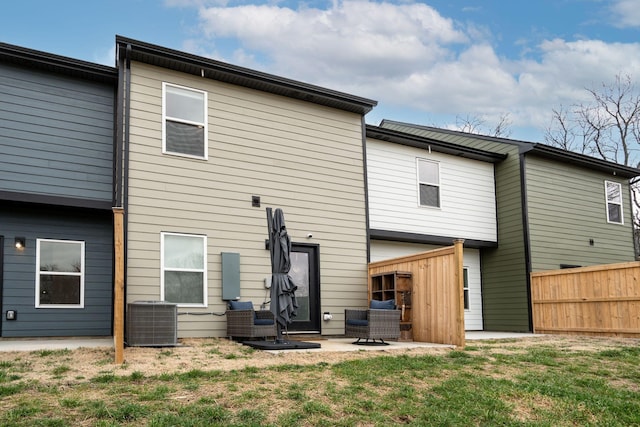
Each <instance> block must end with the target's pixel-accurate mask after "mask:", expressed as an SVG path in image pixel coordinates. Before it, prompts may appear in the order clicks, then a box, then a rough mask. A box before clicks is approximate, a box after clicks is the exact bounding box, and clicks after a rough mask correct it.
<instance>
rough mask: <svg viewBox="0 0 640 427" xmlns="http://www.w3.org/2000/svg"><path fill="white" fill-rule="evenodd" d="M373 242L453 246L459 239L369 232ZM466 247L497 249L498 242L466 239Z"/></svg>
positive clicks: (386, 231) (399, 232)
mask: <svg viewBox="0 0 640 427" xmlns="http://www.w3.org/2000/svg"><path fill="white" fill-rule="evenodd" d="M369 235H370V237H371V240H388V241H394V242H405V243H421V244H425V245H453V241H454V240H457V239H459V238H458V237H449V236H434V235H429V234H417V233H405V232H402V231H388V230H369ZM464 246H465V247H466V248H471V249H487V248H497V247H498V243H497V242H490V241H486V240H473V239H465V240H464Z"/></svg>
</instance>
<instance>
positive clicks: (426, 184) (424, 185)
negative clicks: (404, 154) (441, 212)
mask: <svg viewBox="0 0 640 427" xmlns="http://www.w3.org/2000/svg"><path fill="white" fill-rule="evenodd" d="M417 162H418V200H419V203H420V206H430V207H434V208H439V207H440V164H439V163H438V162H434V161H431V160H425V159H417Z"/></svg>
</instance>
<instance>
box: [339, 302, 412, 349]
mask: <svg viewBox="0 0 640 427" xmlns="http://www.w3.org/2000/svg"><path fill="white" fill-rule="evenodd" d="M344 334H345V336H347V337H350V338H358V340H357V341H355V342H354V343H353V344H358V345H387V344H388V343H386V342H384V340H386V339H388V340H394V339H398V338H400V310H395V309H371V308H370V309H366V310H355V309H346V310H345V311H344ZM361 339H364V340H365V341H364V342H362V341H360V340H361ZM369 340H371V341H369ZM376 340H379V342H378V341H376Z"/></svg>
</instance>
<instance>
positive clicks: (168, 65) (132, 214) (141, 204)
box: [117, 37, 375, 337]
mask: <svg viewBox="0 0 640 427" xmlns="http://www.w3.org/2000/svg"><path fill="white" fill-rule="evenodd" d="M117 46H118V51H119V62H120V73H121V78H122V79H123V81H124V84H123V85H122V88H121V91H120V93H119V95H120V102H122V103H123V104H124V105H126V104H127V103H128V105H126V106H125V107H124V109H123V110H124V112H125V113H124V114H123V117H124V120H125V123H124V128H125V132H124V135H123V141H122V142H123V147H124V153H127V154H126V156H125V163H124V164H125V167H124V172H123V181H124V183H125V188H126V189H127V193H126V194H125V195H124V202H125V215H126V247H127V268H126V290H127V295H126V300H127V302H128V303H135V302H136V301H166V302H171V303H175V304H177V305H178V336H179V337H215V336H217V337H220V336H225V334H226V318H225V317H224V312H225V310H226V308H227V302H228V300H230V299H239V300H241V301H252V302H253V304H254V307H256V308H259V307H260V306H261V305H263V304H264V305H265V306H267V307H268V304H267V303H268V299H269V290H268V289H266V283H267V281H268V280H267V279H268V278H269V277H270V274H271V263H270V258H269V251H268V249H267V248H266V246H265V240H266V239H267V238H268V232H267V220H266V208H267V207H271V208H273V209H275V208H281V209H282V210H283V211H284V215H285V221H286V225H287V229H288V231H289V235H290V236H291V239H292V242H293V251H294V252H293V254H292V264H293V266H292V272H291V274H292V276H294V280H296V282H297V284H298V286H299V292H298V293H297V296H298V299H299V301H300V302H301V308H300V310H299V315H298V317H297V318H296V321H295V322H294V323H293V324H292V325H291V326H290V328H289V330H290V331H293V332H314V333H318V332H321V333H323V334H342V333H343V331H344V327H343V324H344V322H343V313H344V308H346V307H354V306H364V305H365V304H366V300H367V255H368V254H367V223H366V219H367V207H366V199H365V181H364V149H363V144H364V134H363V127H364V120H363V117H364V114H365V113H366V112H368V111H369V110H370V109H371V108H372V107H373V106H374V105H375V101H370V100H367V99H363V98H358V97H355V96H352V95H347V94H343V93H339V92H334V91H330V90H327V89H322V88H318V87H315V86H310V85H306V84H303V83H300V82H294V81H290V80H287V79H284V78H281V77H276V76H271V75H267V74H264V73H259V72H257V71H253V70H248V69H244V68H240V67H235V66H232V65H229V64H223V63H220V62H217V61H212V60H209V59H205V58H201V57H197V56H193V55H188V54H185V53H183V52H178V51H173V50H170V49H166V48H162V47H159V46H154V45H149V44H146V43H143V42H139V41H135V40H130V39H126V38H122V37H118V38H117ZM126 111H128V112H129V113H128V114H126ZM224 269H227V271H229V270H234V271H237V273H238V274H239V286H238V287H237V288H235V287H234V286H235V285H234V284H233V283H230V282H229V283H227V282H225V283H224V284H223V276H225V277H226V275H225V274H223V273H224V271H223V270H224ZM232 276H233V275H232ZM223 294H224V295H223ZM223 296H224V298H223ZM323 312H329V313H332V314H333V320H331V321H322V320H321V317H322V313H323Z"/></svg>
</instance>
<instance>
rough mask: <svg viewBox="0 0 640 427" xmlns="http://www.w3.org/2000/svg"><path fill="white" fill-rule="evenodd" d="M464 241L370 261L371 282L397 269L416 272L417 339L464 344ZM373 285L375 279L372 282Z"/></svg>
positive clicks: (414, 313) (414, 312) (414, 320)
mask: <svg viewBox="0 0 640 427" xmlns="http://www.w3.org/2000/svg"><path fill="white" fill-rule="evenodd" d="M462 258H463V241H462V240H456V241H455V244H454V246H450V247H446V248H442V249H436V250H433V251H428V252H422V253H419V254H415V255H409V256H405V257H400V258H394V259H390V260H384V261H378V262H373V263H370V264H369V282H371V277H372V276H373V275H376V274H382V273H388V272H393V271H406V272H410V273H411V276H412V282H413V284H412V286H413V291H412V297H411V298H412V310H411V311H412V328H413V339H414V341H421V342H433V343H441V344H453V345H456V346H460V347H464V345H465V332H464V301H463V298H464V293H463V286H464V285H463V280H464V279H463V261H462ZM369 289H371V283H369Z"/></svg>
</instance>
